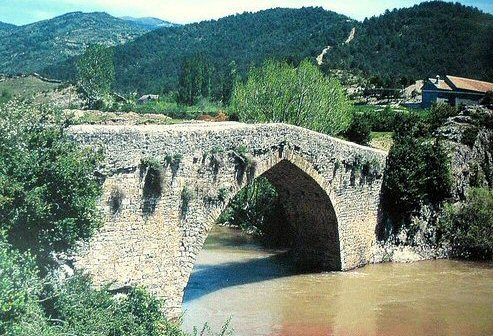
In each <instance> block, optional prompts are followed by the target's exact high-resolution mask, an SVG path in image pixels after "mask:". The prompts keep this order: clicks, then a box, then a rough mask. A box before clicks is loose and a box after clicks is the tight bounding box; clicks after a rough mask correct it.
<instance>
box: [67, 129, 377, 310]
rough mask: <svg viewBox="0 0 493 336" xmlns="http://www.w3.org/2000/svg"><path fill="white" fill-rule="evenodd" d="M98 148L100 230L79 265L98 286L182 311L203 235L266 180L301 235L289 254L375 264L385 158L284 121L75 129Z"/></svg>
mask: <svg viewBox="0 0 493 336" xmlns="http://www.w3.org/2000/svg"><path fill="white" fill-rule="evenodd" d="M70 132H71V134H72V136H73V138H74V139H75V140H77V141H78V142H80V143H82V144H84V145H89V146H98V147H101V148H102V149H103V150H104V153H105V162H104V164H103V166H102V167H101V170H100V171H99V172H98V173H100V174H101V176H102V178H103V180H104V184H103V197H102V200H101V202H100V204H101V208H102V210H103V214H104V221H105V224H104V226H103V227H102V229H101V230H100V231H99V232H98V233H97V234H96V235H95V236H94V237H93V238H92V240H91V241H90V242H88V243H87V244H84V245H83V246H81V248H80V250H79V251H78V253H77V256H76V258H75V266H76V267H77V268H79V269H84V270H86V271H88V272H89V273H90V274H92V276H93V278H94V282H95V283H96V284H97V285H99V284H103V283H107V282H113V284H114V286H115V288H121V287H125V286H129V285H134V284H137V285H143V286H145V287H147V288H148V289H149V290H150V291H152V292H154V293H156V294H157V295H158V296H160V297H161V298H163V299H165V305H166V307H165V309H166V313H167V314H168V316H177V315H178V314H180V312H181V303H182V298H183V291H184V288H185V286H186V284H187V282H188V279H189V276H190V274H191V272H192V269H193V267H194V262H195V260H196V258H197V255H198V253H199V252H200V250H201V248H202V245H203V243H204V241H205V239H206V238H207V234H208V232H209V230H210V229H211V227H212V226H213V224H214V223H215V222H216V220H217V218H218V216H219V215H220V214H221V212H222V211H223V210H224V209H225V208H226V206H227V204H228V202H229V201H230V200H231V198H232V197H234V195H235V194H236V193H237V192H238V191H239V190H240V189H241V188H242V187H244V186H245V185H247V184H248V183H250V182H251V181H253V180H254V179H255V178H257V177H259V176H264V177H266V178H267V179H269V180H270V182H271V183H272V184H273V185H274V186H275V188H276V190H277V191H278V193H279V195H280V198H281V200H282V202H283V205H284V207H285V208H286V212H287V218H288V223H286V225H293V227H294V228H295V229H296V243H295V247H294V251H295V253H294V255H295V256H296V257H297V259H299V260H301V261H302V262H306V264H307V265H311V266H315V267H317V269H319V270H349V269H352V268H355V267H358V266H362V265H364V264H366V263H368V261H369V260H370V258H371V257H372V250H373V245H374V244H375V241H376V234H375V230H376V225H377V218H378V212H379V197H380V188H381V183H382V174H383V173H382V172H383V169H384V166H385V159H386V153H385V152H382V151H379V150H375V149H371V148H368V147H363V146H360V145H357V144H354V143H350V142H346V141H343V140H339V139H336V138H332V137H329V136H327V135H323V134H320V133H316V132H313V131H310V130H307V129H303V128H300V127H295V126H289V125H285V124H241V123H234V122H224V123H198V124H181V125H172V126H156V125H147V126H91V125H82V126H74V127H72V128H71V130H70Z"/></svg>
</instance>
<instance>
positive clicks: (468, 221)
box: [440, 188, 493, 260]
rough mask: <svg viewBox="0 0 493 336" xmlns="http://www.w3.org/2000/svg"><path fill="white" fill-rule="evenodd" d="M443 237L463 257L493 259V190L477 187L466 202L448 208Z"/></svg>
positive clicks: (441, 227)
mask: <svg viewBox="0 0 493 336" xmlns="http://www.w3.org/2000/svg"><path fill="white" fill-rule="evenodd" d="M440 229H441V231H442V232H443V236H444V238H445V239H446V240H448V241H449V242H450V244H451V247H452V249H453V251H454V253H455V254H456V255H458V256H460V257H465V258H475V259H490V260H491V258H492V257H493V191H492V190H490V189H485V188H474V189H471V190H470V191H469V195H468V197H467V200H466V202H464V203H461V204H459V205H448V206H447V207H446V208H445V211H444V215H443V217H442V218H441V219H440Z"/></svg>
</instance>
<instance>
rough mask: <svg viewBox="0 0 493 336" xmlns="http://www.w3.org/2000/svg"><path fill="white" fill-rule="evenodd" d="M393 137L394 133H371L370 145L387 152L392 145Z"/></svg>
mask: <svg viewBox="0 0 493 336" xmlns="http://www.w3.org/2000/svg"><path fill="white" fill-rule="evenodd" d="M393 135H394V132H371V141H370V145H371V146H372V147H374V148H378V149H381V150H384V151H387V152H388V151H389V150H390V147H392V144H393V143H394V141H393V140H392V136H393Z"/></svg>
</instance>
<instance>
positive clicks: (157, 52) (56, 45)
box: [0, 1, 493, 98]
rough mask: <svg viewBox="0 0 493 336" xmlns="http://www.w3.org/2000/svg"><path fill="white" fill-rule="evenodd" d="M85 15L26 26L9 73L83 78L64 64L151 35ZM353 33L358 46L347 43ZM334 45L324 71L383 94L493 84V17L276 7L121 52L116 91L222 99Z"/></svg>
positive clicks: (440, 6) (177, 30)
mask: <svg viewBox="0 0 493 336" xmlns="http://www.w3.org/2000/svg"><path fill="white" fill-rule="evenodd" d="M84 15H86V16H87V22H85V21H81V19H80V18H81V17H83V14H81V13H72V14H67V15H65V16H62V17H59V18H56V19H53V20H49V21H47V22H44V23H42V22H40V23H37V24H34V25H31V26H33V27H32V28H31V33H26V31H27V30H28V28H29V26H25V27H19V28H16V29H15V30H14V31H15V33H11V34H10V35H9V36H7V37H3V38H1V35H0V72H5V71H6V70H7V71H9V72H16V71H23V72H26V71H41V72H42V73H43V74H45V75H47V76H50V77H55V78H60V79H74V74H75V66H74V64H75V61H76V59H74V58H70V59H67V60H66V61H63V59H64V58H67V57H68V56H70V55H77V54H79V53H80V52H81V50H82V49H83V48H84V47H85V44H84V43H83V41H91V42H100V43H103V44H106V45H114V44H118V43H123V42H125V41H128V40H132V38H133V37H135V36H137V35H139V34H142V31H141V30H139V29H140V28H139V29H138V28H136V25H135V23H131V22H130V21H123V20H120V19H116V18H113V17H110V16H109V15H107V14H103V13H94V14H84ZM76 17H77V18H78V19H77V20H75V18H76ZM103 19H104V20H103ZM50 21H53V22H52V23H50ZM102 21H104V22H106V23H105V24H103V23H101V22H102ZM75 22H77V23H75ZM107 22H112V24H108V23H107ZM48 23H50V24H48ZM128 24H130V26H131V27H132V28H129V26H128ZM36 25H37V26H36ZM91 25H92V26H91ZM35 27H42V29H40V28H36V29H34V28H35ZM70 27H72V28H70ZM73 27H75V28H77V27H79V28H77V29H75V28H73ZM80 27H84V29H82V28H80ZM91 27H92V28H91ZM352 28H355V35H354V39H352V40H351V41H350V42H349V43H344V41H346V39H347V37H348V35H349V33H350V31H351V29H352ZM135 29H137V31H136V30H135ZM21 31H23V33H21ZM52 31H56V32H57V33H53V32H52ZM60 32H64V33H65V34H68V35H62V34H60ZM62 36H63V37H62ZM5 41H8V43H7V42H6V43H3V44H2V42H5ZM327 46H332V48H331V49H329V50H328V52H327V53H326V54H325V57H324V64H323V67H324V68H325V70H328V69H349V70H357V72H358V73H360V74H362V75H363V76H365V77H368V78H373V83H375V84H377V85H382V86H398V85H405V84H407V83H410V82H412V81H414V80H416V79H421V78H424V77H428V76H435V75H437V74H440V75H445V74H452V75H456V76H463V77H471V78H476V79H483V80H493V15H490V14H485V13H483V12H481V11H480V10H478V9H475V8H473V7H467V6H463V5H460V4H453V3H447V2H440V1H433V2H425V3H422V4H420V5H416V6H414V7H411V8H404V9H399V10H393V11H387V12H386V13H384V14H382V15H380V16H378V17H373V18H370V19H366V20H365V21H363V22H358V21H355V20H351V19H350V18H348V17H346V16H343V15H339V14H337V13H334V12H330V11H326V10H324V9H322V8H301V9H281V8H277V9H270V10H265V11H260V12H257V13H245V14H240V15H234V16H228V17H225V18H222V19H219V20H212V21H205V22H200V23H193V24H189V25H184V26H174V27H163V28H160V29H156V30H153V31H151V32H149V33H147V34H144V35H142V36H140V37H138V38H136V39H135V40H132V41H130V42H127V43H125V44H123V45H118V46H116V47H115V70H116V84H115V89H116V90H117V91H119V92H122V93H125V92H134V91H137V92H138V93H150V92H154V93H160V92H168V91H170V90H172V91H179V89H180V76H181V75H183V76H185V77H187V76H188V79H187V78H185V79H186V81H188V82H185V83H184V82H182V83H181V84H182V85H181V86H183V85H188V84H187V83H190V81H195V80H196V81H198V82H201V83H207V88H205V87H204V88H203V90H202V91H204V90H205V91H207V92H209V93H212V96H214V97H219V98H220V97H223V96H224V95H225V93H224V92H223V91H224V90H227V89H225V87H231V81H232V80H233V79H234V78H236V76H244V75H245V74H246V71H247V70H248V68H250V67H251V66H252V65H258V64H259V63H261V62H263V61H264V60H265V59H267V58H275V59H284V60H287V61H288V62H292V63H298V62H299V61H300V60H302V59H304V58H310V59H312V60H315V58H316V57H317V56H318V55H320V53H321V52H322V50H323V49H324V48H326V47H327ZM60 61H62V62H60ZM183 76H182V77H183ZM182 79H183V78H182ZM204 85H205V84H204ZM226 94H227V93H226Z"/></svg>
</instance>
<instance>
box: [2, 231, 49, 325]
mask: <svg viewBox="0 0 493 336" xmlns="http://www.w3.org/2000/svg"><path fill="white" fill-rule="evenodd" d="M41 289H42V285H41V281H40V280H39V278H38V268H37V266H36V264H35V262H34V258H33V257H31V256H30V255H29V254H28V253H20V252H18V251H16V250H14V249H13V248H12V246H11V245H10V244H8V243H7V241H6V240H5V237H4V234H3V233H1V232H0V335H7V334H10V333H11V332H13V329H15V327H16V325H17V323H19V322H20V321H21V320H22V319H23V317H24V316H26V315H27V314H29V313H31V312H33V310H36V308H37V307H36V306H37V301H38V295H39V294H40V292H41Z"/></svg>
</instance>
